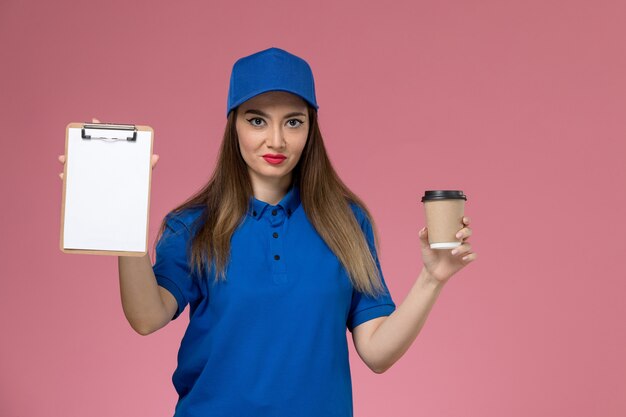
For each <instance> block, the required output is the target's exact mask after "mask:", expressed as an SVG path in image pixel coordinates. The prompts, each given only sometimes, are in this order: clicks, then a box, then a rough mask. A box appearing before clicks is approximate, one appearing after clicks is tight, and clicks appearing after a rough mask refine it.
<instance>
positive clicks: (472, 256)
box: [461, 253, 478, 262]
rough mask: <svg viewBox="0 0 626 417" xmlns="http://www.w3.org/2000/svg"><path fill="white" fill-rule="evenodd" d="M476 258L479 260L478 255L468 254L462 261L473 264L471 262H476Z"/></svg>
mask: <svg viewBox="0 0 626 417" xmlns="http://www.w3.org/2000/svg"><path fill="white" fill-rule="evenodd" d="M476 258H478V255H477V254H476V253H468V254H467V255H465V256H463V257H462V258H461V260H462V261H463V262H471V261H475V260H476Z"/></svg>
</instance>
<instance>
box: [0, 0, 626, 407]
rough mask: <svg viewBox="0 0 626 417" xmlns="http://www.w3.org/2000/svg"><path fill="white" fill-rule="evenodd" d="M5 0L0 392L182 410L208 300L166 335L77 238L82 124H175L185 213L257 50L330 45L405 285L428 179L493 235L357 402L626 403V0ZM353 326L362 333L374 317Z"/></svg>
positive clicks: (353, 134)
mask: <svg viewBox="0 0 626 417" xmlns="http://www.w3.org/2000/svg"><path fill="white" fill-rule="evenodd" d="M173 4H174V3H173V2H161V3H160V4H159V5H157V2H154V1H134V2H129V1H109V2H99V3H96V2H93V3H92V4H87V2H84V1H67V0H59V1H54V2H43V1H41V2H38V4H35V2H26V1H17V0H4V1H2V2H1V3H0V43H1V48H0V71H1V76H0V97H1V98H0V126H1V129H2V135H1V136H0V137H1V139H0V140H1V141H2V153H3V161H2V165H1V169H2V175H0V185H1V191H2V195H3V196H4V198H3V208H2V213H3V216H2V222H3V227H2V238H1V241H0V242H1V245H2V248H1V249H2V250H1V253H2V262H1V264H0V309H1V311H0V313H1V316H2V317H3V325H2V342H0V415H2V416H91V417H105V416H107V417H108V416H162V417H166V416H171V415H172V414H173V409H174V404H175V401H176V396H175V392H174V389H173V387H172V385H171V381H170V377H171V373H172V372H173V370H174V367H175V365H176V353H177V349H178V346H179V342H180V339H181V337H182V335H183V332H184V330H185V326H186V323H187V320H188V312H185V313H184V314H183V317H182V318H181V319H180V320H177V321H176V322H174V323H172V324H171V325H169V326H167V327H165V328H164V329H162V330H161V331H159V332H157V333H155V334H153V335H150V336H149V337H141V336H139V335H137V334H136V333H134V331H133V330H132V329H131V328H130V326H129V325H128V323H127V322H126V320H125V317H124V314H123V311H122V308H121V303H120V295H119V283H118V276H117V259H116V258H114V257H101V256H89V255H83V256H79V255H67V254H63V253H62V252H61V251H60V250H59V248H58V246H59V228H60V210H61V185H62V184H61V181H60V180H59V178H58V177H57V173H58V172H60V170H61V165H60V164H59V163H58V162H57V160H56V158H57V155H59V154H61V153H63V152H64V128H65V125H66V124H67V123H68V122H70V121H88V120H90V118H91V117H92V116H95V117H99V118H100V119H101V120H103V121H111V122H134V123H137V124H149V125H151V126H153V127H154V129H155V152H156V153H158V154H159V155H160V156H161V160H160V162H159V164H158V166H157V168H156V169H155V172H154V177H153V188H152V200H151V217H150V219H151V222H150V234H151V242H152V241H153V239H154V236H155V235H156V231H157V227H158V223H159V221H160V220H161V219H162V217H163V215H164V214H165V213H166V212H167V211H168V210H169V209H171V208H172V207H173V206H174V205H176V204H177V203H179V202H181V201H182V200H183V199H184V198H185V197H187V196H188V195H190V194H191V193H192V192H194V191H195V190H197V189H198V187H200V186H201V185H202V184H203V183H204V182H205V181H206V180H207V179H208V176H209V174H210V171H211V170H212V168H213V166H214V161H215V156H216V152H217V149H218V144H219V141H220V139H221V134H222V130H223V128H224V123H225V120H226V119H225V115H224V112H225V106H226V93H227V88H228V77H229V73H230V69H231V66H232V63H233V62H234V60H235V59H236V58H238V57H240V56H243V55H247V54H249V53H252V52H255V51H257V50H260V49H264V48H267V47H269V46H278V47H282V48H285V49H287V50H289V51H292V52H294V53H296V54H298V55H301V56H302V57H304V58H305V59H307V60H308V61H309V63H310V64H311V66H312V67H313V71H314V73H315V76H316V83H317V95H318V101H319V104H320V112H319V115H320V123H321V126H322V133H323V134H324V137H325V139H326V143H327V146H328V148H329V152H330V154H331V156H332V160H333V162H334V164H335V166H336V168H337V169H338V171H339V172H340V174H341V175H342V177H343V179H344V180H345V181H346V182H347V184H348V185H349V186H351V187H352V189H353V190H354V191H355V192H357V193H358V194H359V195H361V196H362V197H363V198H364V199H365V201H366V202H367V203H368V204H369V206H370V208H371V210H372V212H373V214H374V216H375V219H376V224H377V226H378V228H379V231H380V234H381V243H382V249H381V262H382V267H383V271H384V273H385V277H386V280H387V282H388V285H389V287H390V290H391V292H392V295H393V296H394V299H395V300H396V301H397V303H398V304H399V303H401V302H402V301H403V300H404V297H405V296H406V294H407V292H408V290H409V288H410V287H411V285H412V283H413V282H414V280H415V279H416V278H417V274H418V272H419V270H420V269H421V256H420V254H419V240H418V235H417V232H418V230H419V229H420V228H421V227H422V226H423V225H424V215H423V208H422V206H421V203H420V202H419V199H418V198H419V196H420V195H421V193H422V192H423V191H424V190H427V189H436V188H451V189H461V190H463V191H465V192H466V194H467V195H468V197H469V200H468V202H467V206H466V207H467V211H466V214H467V215H468V216H470V217H471V219H472V227H473V229H474V236H472V237H471V238H470V242H471V243H472V245H473V248H474V250H475V251H476V252H477V253H478V254H479V259H478V260H477V261H476V262H474V263H472V264H470V265H469V266H468V267H466V268H465V269H464V270H462V271H461V272H459V273H458V274H457V275H455V276H454V277H453V278H452V280H451V281H450V282H449V283H448V285H447V286H446V288H445V289H444V291H443V292H442V294H441V296H440V298H439V300H438V302H437V304H436V305H435V307H434V309H433V310H432V312H431V315H430V317H429V319H428V321H427V323H426V325H425V327H424V329H423V331H422V332H421V334H420V335H419V337H418V339H417V341H416V342H415V344H414V345H413V346H412V348H411V349H410V350H409V352H408V353H407V354H406V355H405V356H404V357H403V358H402V359H401V360H400V361H399V362H398V363H396V365H395V366H394V367H393V368H391V369H390V370H389V371H388V372H386V373H385V374H382V375H376V374H373V373H371V372H370V371H369V370H368V369H367V368H366V367H365V365H364V364H363V363H362V362H361V361H360V359H359V358H358V356H357V355H356V351H355V350H354V349H353V348H352V345H351V352H350V354H351V364H352V373H353V383H354V406H355V415H356V416H359V417H372V416H397V417H404V416H406V417H408V416H431V417H433V416H455V417H456V416H476V417H492V416H493V417H495V416H498V417H500V416H511V417H517V416H520V417H521V416H569V417H577V416H604V417H610V416H624V415H626V395H625V393H626V359H624V351H626V349H625V348H626V332H625V331H624V319H625V318H626V307H625V305H626V303H625V299H624V294H625V291H626V283H625V280H624V275H625V274H624V272H623V269H624V266H623V265H624V254H623V251H624V246H623V242H624V233H625V232H626V227H624V220H623V219H622V218H621V217H622V216H623V214H622V213H623V207H625V206H626V191H625V190H626V187H625V185H626V184H625V183H626V168H625V164H624V159H625V157H626V146H625V139H624V133H625V132H626V124H625V122H624V120H625V119H624V109H625V108H626V81H625V78H624V74H625V73H626V48H625V47H624V39H625V37H626V26H625V25H624V15H625V13H626V6H625V3H624V2H620V1H594V2H589V1H588V2H583V1H546V0H540V1H537V0H531V1H520V2H511V1H505V2H503V1H474V2H469V1H441V2H423V1H420V2H418V1H402V2H399V1H397V2H384V3H381V2H364V1H343V2H340V1H331V0H324V1H319V2H293V1H283V0H274V1H269V2H258V1H239V2H226V1H224V2H219V3H218V2H207V1H204V2H200V1H186V2H185V1H183V2H178V3H176V6H174V5H173ZM350 344H351V341H350Z"/></svg>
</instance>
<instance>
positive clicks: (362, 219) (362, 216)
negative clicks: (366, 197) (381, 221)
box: [348, 201, 370, 227]
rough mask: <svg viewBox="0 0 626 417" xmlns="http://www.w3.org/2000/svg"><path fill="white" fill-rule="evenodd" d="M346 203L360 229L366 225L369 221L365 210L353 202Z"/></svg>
mask: <svg viewBox="0 0 626 417" xmlns="http://www.w3.org/2000/svg"><path fill="white" fill-rule="evenodd" d="M348 203H349V204H350V208H351V209H352V213H354V217H355V218H356V221H357V223H358V224H359V225H360V226H361V227H364V226H366V225H368V224H369V223H370V219H369V215H368V210H367V208H366V207H363V206H361V205H359V204H358V203H356V202H354V201H349V202H348Z"/></svg>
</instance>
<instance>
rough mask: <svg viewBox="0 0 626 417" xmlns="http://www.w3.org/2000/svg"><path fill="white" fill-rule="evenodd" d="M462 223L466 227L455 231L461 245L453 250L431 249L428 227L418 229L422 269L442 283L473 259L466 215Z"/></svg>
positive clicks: (474, 256) (473, 254)
mask: <svg viewBox="0 0 626 417" xmlns="http://www.w3.org/2000/svg"><path fill="white" fill-rule="evenodd" d="M463 223H464V224H465V225H466V227H464V228H462V229H461V230H459V231H458V233H457V238H458V239H461V242H462V243H461V245H460V246H457V247H456V248H454V249H453V250H450V249H431V248H430V244H429V243H428V229H427V227H424V228H423V229H422V230H420V231H419V238H420V241H421V245H422V259H423V261H424V269H426V272H428V273H429V274H430V276H431V277H432V278H434V279H436V280H437V281H439V282H441V283H442V284H443V283H445V282H447V281H448V279H450V277H451V276H452V275H454V274H455V273H457V272H458V271H459V270H460V269H461V268H463V267H464V266H465V265H467V264H468V263H470V262H472V261H474V260H475V259H476V257H477V254H476V253H474V252H472V251H471V250H472V248H471V246H470V244H469V242H468V241H467V238H468V237H470V236H471V235H472V229H470V228H469V227H467V226H468V225H469V223H470V220H469V218H468V217H463Z"/></svg>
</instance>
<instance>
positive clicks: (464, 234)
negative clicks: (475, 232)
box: [456, 227, 472, 239]
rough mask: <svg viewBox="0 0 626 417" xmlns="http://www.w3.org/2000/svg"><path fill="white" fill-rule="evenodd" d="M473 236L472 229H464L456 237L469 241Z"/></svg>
mask: <svg viewBox="0 0 626 417" xmlns="http://www.w3.org/2000/svg"><path fill="white" fill-rule="evenodd" d="M471 235H472V229H470V228H469V227H464V228H463V229H461V230H459V231H458V232H457V234H456V237H457V238H459V239H467V238H468V237H470V236H471Z"/></svg>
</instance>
